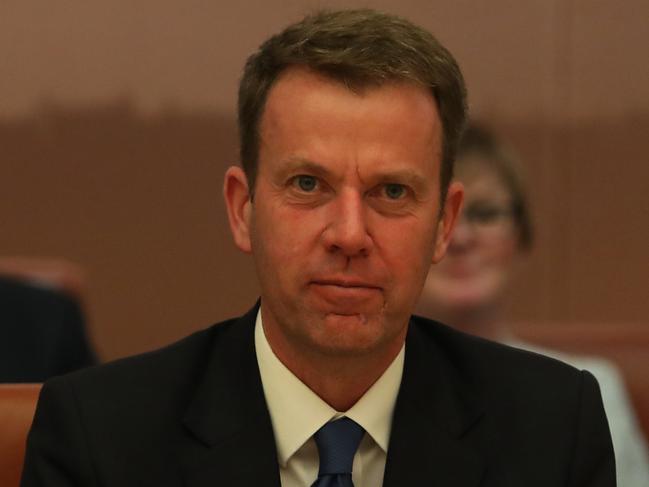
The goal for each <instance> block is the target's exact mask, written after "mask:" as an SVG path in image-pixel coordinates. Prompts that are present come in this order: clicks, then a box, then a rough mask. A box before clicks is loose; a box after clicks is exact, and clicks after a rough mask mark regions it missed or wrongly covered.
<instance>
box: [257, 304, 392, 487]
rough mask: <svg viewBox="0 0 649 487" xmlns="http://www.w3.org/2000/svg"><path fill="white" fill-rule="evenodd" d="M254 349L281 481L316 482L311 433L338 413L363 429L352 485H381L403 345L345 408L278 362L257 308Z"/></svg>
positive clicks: (286, 486)
mask: <svg viewBox="0 0 649 487" xmlns="http://www.w3.org/2000/svg"><path fill="white" fill-rule="evenodd" d="M255 349H256V354H257V363H258V364H259V372H260V374H261V381H262V384H263V388H264V395H265V397H266V404H267V405H268V411H269V413H270V418H271V422H272V425H273V432H274V434H275V443H276V445H277V457H278V463H279V473H280V479H281V483H282V487H310V486H311V484H312V483H313V482H315V480H316V478H317V477H318V466H319V458H318V448H317V446H316V444H315V440H314V439H313V434H314V433H315V432H316V431H318V429H320V427H321V426H322V425H324V424H325V423H327V422H328V421H330V420H332V419H337V418H339V417H342V416H347V417H348V418H350V419H353V420H354V421H356V422H357V423H358V424H360V425H361V426H362V427H363V429H364V430H365V432H366V434H365V435H364V437H363V439H362V440H361V444H360V446H359V448H358V451H357V452H356V455H355V456H354V466H353V473H352V480H353V482H354V487H381V486H382V485H383V472H384V470H385V460H386V458H387V452H388V441H389V438H390V428H391V426H392V413H393V411H394V405H395V402H396V399H397V394H398V392H399V385H400V384H401V375H402V373H403V361H404V355H405V345H404V347H402V348H401V351H400V352H399V354H398V355H397V357H396V358H395V359H394V360H393V361H392V364H390V366H389V367H388V368H387V369H386V371H385V372H384V373H383V375H382V376H381V377H380V378H379V379H378V380H377V381H376V382H375V383H374V384H373V385H372V387H370V389H368V391H367V392H366V393H365V394H364V395H363V397H361V398H360V399H359V400H358V402H357V403H356V404H354V406H352V408H351V409H349V410H348V411H344V412H341V411H336V410H335V409H333V408H332V407H331V406H329V405H328V404H327V403H326V402H324V401H323V400H322V399H320V397H319V396H317V395H316V394H315V393H314V392H313V391H312V390H311V389H309V388H308V387H307V386H306V385H305V384H304V383H303V382H301V381H300V380H299V379H298V378H297V377H296V376H295V375H294V374H293V373H292V372H291V371H290V370H289V369H288V368H286V366H285V365H284V364H282V362H280V360H279V359H278V358H277V356H276V355H275V353H274V352H273V351H272V349H271V348H270V345H269V343H268V340H267V339H266V335H265V334H264V330H263V323H262V319H261V312H258V313H257V322H256V324H255Z"/></svg>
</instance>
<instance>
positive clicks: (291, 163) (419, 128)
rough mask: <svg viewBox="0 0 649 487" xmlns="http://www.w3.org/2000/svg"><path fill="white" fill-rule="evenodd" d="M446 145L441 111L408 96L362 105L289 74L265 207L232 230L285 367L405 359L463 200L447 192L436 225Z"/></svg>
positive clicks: (267, 119) (393, 89) (303, 74)
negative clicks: (368, 357) (293, 362)
mask: <svg viewBox="0 0 649 487" xmlns="http://www.w3.org/2000/svg"><path fill="white" fill-rule="evenodd" d="M441 134H442V126H441V122H440V120H439V116H438V112H437V108H436V104H435V102H434V100H433V99H432V97H431V96H430V94H429V93H428V92H427V91H426V90H425V89H423V88H420V87H417V86H414V85H411V84H405V83H398V84H397V83H395V84H387V85H384V86H382V87H379V88H369V89H367V90H365V91H363V92H361V93H360V94H359V93H354V92H352V91H350V90H349V89H348V88H346V87H345V86H343V85H341V84H339V83H337V82H335V81H332V80H330V79H328V78H325V77H322V76H320V75H317V74H314V73H312V72H310V71H307V70H305V69H298V68H292V69H289V70H288V71H287V72H285V73H284V74H283V76H282V77H281V78H280V79H279V80H278V81H277V83H276V84H275V85H274V87H273V88H272V89H271V91H270V93H269V96H268V100H267V103H266V107H265V111H264V114H263V117H262V120H261V125H260V139H261V144H260V151H259V168H258V175H257V180H256V184H255V188H254V199H253V202H252V203H250V202H249V201H246V202H242V203H241V204H240V205H239V208H240V211H239V214H240V215H241V222H240V225H239V227H237V224H236V223H232V218H233V216H232V214H231V216H230V218H231V224H232V226H233V231H234V233H235V240H236V241H237V244H238V245H239V247H240V248H241V249H243V250H245V251H252V254H253V256H254V260H255V265H256V268H257V274H258V277H259V281H260V286H261V310H262V317H263V320H264V330H265V332H266V336H267V337H268V340H269V342H270V344H271V347H272V348H273V350H274V351H275V353H276V354H277V355H278V356H279V357H280V359H281V358H282V357H283V356H284V357H287V356H291V357H293V358H295V357H296V356H298V355H299V356H301V357H306V356H309V355H314V354H318V355H319V356H321V357H322V356H330V355H340V354H342V355H345V354H356V355H358V354H365V353H375V354H381V353H383V354H386V355H396V353H397V352H398V350H399V349H400V348H401V344H402V343H403V340H404V338H405V332H406V329H407V323H408V320H409V317H410V314H411V311H412V309H413V307H414V305H415V302H416V301H417V298H418V297H419V294H420V291H421V288H422V285H423V283H424V280H425V277H426V273H427V270H428V268H429V267H430V264H431V262H436V261H438V260H439V259H441V257H442V255H443V253H444V251H445V248H446V244H447V240H448V233H449V232H450V227H451V226H452V222H453V220H454V217H455V213H456V212H457V210H458V208H459V206H460V203H461V199H462V191H461V188H459V189H458V188H457V187H452V188H450V190H449V194H450V196H449V199H450V200H451V201H452V204H451V205H450V210H449V211H447V212H445V215H446V216H445V217H444V218H442V219H440V218H439V215H440V213H441V212H440V201H439V199H440V186H439V171H440V160H441V152H442V143H441ZM230 171H236V170H235V169H232V168H231V170H230ZM237 174H238V176H237V177H238V178H239V180H238V183H237V184H239V185H241V184H243V183H242V182H241V175H240V174H239V173H237ZM230 175H231V176H230V177H234V176H232V173H230ZM227 179H228V176H226V189H225V191H226V200H227V199H228V194H229V192H233V191H232V190H231V189H230V190H229V189H228V182H227ZM449 199H447V201H449ZM228 204H229V206H230V208H229V211H230V213H232V212H233V211H236V210H233V209H232V207H237V204H236V203H231V202H228ZM447 206H449V205H447ZM455 206H456V207H457V208H454V207H455ZM237 232H239V233H237Z"/></svg>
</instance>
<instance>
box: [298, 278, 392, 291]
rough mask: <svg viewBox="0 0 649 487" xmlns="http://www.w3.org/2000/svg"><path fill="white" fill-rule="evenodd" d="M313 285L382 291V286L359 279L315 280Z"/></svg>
mask: <svg viewBox="0 0 649 487" xmlns="http://www.w3.org/2000/svg"><path fill="white" fill-rule="evenodd" d="M311 284H314V285H316V286H336V287H341V288H350V289H353V288H359V289H374V290H381V286H378V285H376V284H374V283H371V282H368V281H363V280H359V279H339V278H333V279H327V278H325V279H314V280H312V281H311Z"/></svg>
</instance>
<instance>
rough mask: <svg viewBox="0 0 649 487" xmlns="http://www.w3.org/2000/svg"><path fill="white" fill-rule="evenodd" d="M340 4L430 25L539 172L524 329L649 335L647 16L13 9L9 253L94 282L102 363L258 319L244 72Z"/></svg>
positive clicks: (85, 5)
mask: <svg viewBox="0 0 649 487" xmlns="http://www.w3.org/2000/svg"><path fill="white" fill-rule="evenodd" d="M335 5H365V6H375V7H379V8H383V9H386V10H389V11H392V12H395V13H400V14H403V15H405V16H407V17H410V18H411V19H414V20H417V21H418V22H420V23H421V24H423V25H424V26H426V27H428V28H430V29H431V30H432V31H433V32H434V33H436V34H437V35H438V37H439V38H440V39H441V40H442V41H443V42H445V43H446V44H447V46H448V47H449V48H450V49H451V50H452V51H453V52H454V53H455V54H456V56H457V57H458V59H459V61H460V63H461V65H462V67H463V69H464V72H465V74H466V78H467V83H468V85H469V90H470V102H471V110H472V112H473V113H474V114H475V115H476V116H478V117H479V118H482V119H483V120H486V121H488V122H491V123H492V124H494V126H496V127H497V128H498V129H499V130H500V131H501V133H502V134H503V135H505V136H507V137H508V138H509V139H510V140H511V141H512V142H513V144H514V145H515V146H516V147H517V148H518V150H519V152H520V153H521V155H522V156H523V158H524V159H525V161H526V162H527V165H528V172H529V176H530V178H529V179H530V183H531V186H532V198H533V204H534V210H535V214H536V216H537V222H538V234H539V238H538V246H537V249H536V250H535V252H534V254H533V255H532V256H531V260H530V263H529V265H528V266H527V268H526V269H524V270H523V271H522V273H521V276H520V278H519V286H518V287H517V289H516V292H515V294H514V295H513V296H512V302H513V305H512V306H513V307H512V314H513V317H514V318H515V319H526V320H539V321H541V320H543V321H547V320H554V321H563V322H566V321H567V322H571V321H572V322H576V321H597V322H601V323H608V324H610V323H613V322H622V321H634V322H647V321H649V319H648V318H649V300H647V299H646V297H645V295H646V289H647V277H646V276H647V270H649V258H647V256H646V255H645V248H646V247H647V246H648V245H647V244H649V197H648V196H647V193H648V190H649V183H648V181H649V169H648V165H647V164H646V158H647V156H646V154H648V153H649V142H648V138H647V136H646V134H647V133H649V63H647V61H646V54H645V53H644V51H645V50H646V46H647V45H649V24H648V23H647V22H646V21H645V19H646V18H648V17H649V4H647V2H645V1H642V0H631V1H628V2H625V3H624V8H621V6H620V4H619V3H616V2H613V1H612V0H608V1H604V0H572V1H568V0H555V1H553V2H552V1H545V0H534V1H532V0H530V1H526V2H516V1H504V0H496V1H490V2H477V1H468V0H467V1H465V0H453V1H451V0H444V1H438V2H430V1H424V0H417V1H415V0H410V1H405V0H404V1H400V2H397V1H387V0H384V1H374V2H369V1H367V2H325V1H320V2H315V1H311V2H298V1H293V2H261V1H257V2H210V1H199V0H185V1H182V2H181V1H170V0H165V1H163V0H156V1H154V0H140V1H133V0H128V1H127V0H113V1H112V2H99V1H87V0H86V1H82V0H66V1H61V2H49V1H46V0H32V1H30V2H23V1H19V0H4V1H3V2H0V198H1V199H0V254H4V255H7V254H32V255H60V256H64V257H67V258H69V259H72V260H74V261H77V262H79V263H80V264H82V265H83V266H84V267H85V268H86V270H87V271H88V275H89V289H88V312H89V316H90V319H91V323H90V326H91V331H92V333H93V337H94V339H95V341H96V343H97V346H98V348H99V350H100V352H101V353H102V355H103V357H105V358H113V357H117V356H121V355H125V354H128V353H133V352H137V351H140V350H145V349H149V348H152V347H154V346H158V345H161V344H164V343H167V342H169V341H171V340H172V339H174V338H177V337H179V336H182V335H184V334H186V333H187V332H189V331H191V330H193V329H197V328H200V327H202V326H205V325H207V324H209V323H211V322H212V321H215V320H217V319H221V318H224V317H226V316H230V315H232V314H233V313H236V312H240V311H241V310H243V309H245V308H246V306H248V305H249V304H250V303H251V301H252V300H253V299H254V297H255V294H256V289H255V285H254V277H253V271H252V267H251V264H250V262H249V260H248V259H247V258H246V257H244V256H241V255H239V254H238V253H237V252H236V251H235V250H234V247H233V245H232V244H231V243H230V240H229V236H228V234H227V228H226V225H225V220H224V217H225V215H224V212H223V206H222V203H221V198H220V185H221V177H222V173H223V169H224V167H225V166H226V165H227V164H228V163H230V162H232V161H235V160H236V148H235V132H234V114H233V112H234V99H235V92H236V82H237V79H238V77H239V71H240V68H241V65H242V63H243V60H244V58H245V56H246V54H247V53H249V52H250V51H251V50H252V49H253V48H254V47H255V46H256V45H257V44H258V43H259V42H260V41H261V40H262V39H263V38H264V37H265V36H267V35H268V34H269V33H271V32H274V31H276V30H277V29H278V28H279V27H280V26H282V25H283V24H285V23H286V21H288V20H293V19H296V18H298V17H299V16H300V15H301V14H302V13H304V12H306V11H309V10H310V9H312V8H314V7H315V6H335ZM234 274H237V275H238V276H239V277H237V278H236V279H233V278H232V276H233V275H234Z"/></svg>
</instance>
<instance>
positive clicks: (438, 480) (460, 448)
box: [383, 322, 484, 487]
mask: <svg viewBox="0 0 649 487" xmlns="http://www.w3.org/2000/svg"><path fill="white" fill-rule="evenodd" d="M419 326H420V325H419V324H417V323H415V322H412V323H411V325H410V329H409V331H408V338H407V341H406V359H405V364H404V371H403V378H402V382H401V388H400V390H399V396H398V398H397V404H396V406H395V412H394V417H393V423H392V432H391V435H390V444H389V450H388V458H387V463H386V470H385V478H384V484H383V485H384V487H400V486H403V485H422V486H423V485H431V486H432V485H439V486H451V485H452V486H453V487H476V486H478V485H479V484H480V480H481V478H482V476H483V473H484V459H483V458H481V456H480V455H479V454H478V453H477V452H476V451H474V450H473V449H472V448H471V446H470V445H469V441H467V440H466V438H467V437H468V436H470V435H471V433H472V432H473V431H474V430H476V429H478V428H479V427H480V422H481V421H480V417H481V415H482V408H481V406H479V404H480V398H479V397H478V396H477V394H476V392H475V388H474V387H473V386H472V385H471V384H468V383H467V382H466V381H465V380H463V379H462V374H461V373H459V371H458V370H456V369H455V368H454V367H453V365H452V364H451V361H449V360H447V359H446V358H444V357H445V351H444V350H443V349H442V348H441V347H440V346H439V345H437V344H436V343H435V342H434V340H433V339H432V338H430V337H428V336H426V335H427V332H425V331H424V330H422V329H419ZM424 326H430V327H431V328H434V327H436V326H438V325H436V324H432V323H431V324H429V325H424ZM427 479H430V480H429V481H427Z"/></svg>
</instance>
